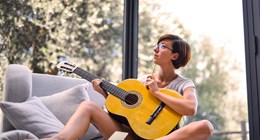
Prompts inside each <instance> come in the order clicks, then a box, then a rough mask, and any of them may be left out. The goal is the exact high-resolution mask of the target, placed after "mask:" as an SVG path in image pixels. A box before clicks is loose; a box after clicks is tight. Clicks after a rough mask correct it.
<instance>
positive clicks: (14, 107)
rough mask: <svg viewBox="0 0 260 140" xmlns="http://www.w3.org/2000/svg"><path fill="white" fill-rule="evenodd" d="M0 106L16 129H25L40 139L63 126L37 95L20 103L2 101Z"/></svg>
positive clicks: (56, 131) (52, 133)
mask: <svg viewBox="0 0 260 140" xmlns="http://www.w3.org/2000/svg"><path fill="white" fill-rule="evenodd" d="M0 107H1V109H2V111H3V113H4V115H5V116H6V118H7V119H8V120H9V121H10V123H11V124H12V125H13V126H14V127H15V128H16V129H20V130H27V131H29V132H31V133H32V134H34V135H35V136H37V137H38V138H40V139H41V138H46V137H51V136H52V135H54V134H56V133H58V132H59V131H60V130H61V129H62V128H63V127H64V125H63V124H62V123H61V122H60V121H59V120H58V119H57V118H56V117H55V116H54V115H53V114H52V113H51V112H50V111H49V109H48V108H47V107H46V106H45V105H44V104H43V103H42V102H41V100H40V99H39V98H38V97H31V98H28V99H27V100H26V101H25V102H22V103H14V102H6V101H2V102H0Z"/></svg>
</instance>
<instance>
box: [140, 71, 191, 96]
mask: <svg viewBox="0 0 260 140" xmlns="http://www.w3.org/2000/svg"><path fill="white" fill-rule="evenodd" d="M146 79H147V76H142V77H140V78H138V79H137V80H139V81H140V82H142V83H145V81H146ZM187 87H193V88H196V87H195V84H194V83H193V82H192V80H190V79H189V78H186V77H184V76H181V75H178V77H177V78H176V79H174V80H173V81H171V82H170V83H169V84H168V85H167V86H165V87H164V88H167V89H172V90H175V91H177V92H179V93H180V94H181V95H183V91H184V89H185V88H187Z"/></svg>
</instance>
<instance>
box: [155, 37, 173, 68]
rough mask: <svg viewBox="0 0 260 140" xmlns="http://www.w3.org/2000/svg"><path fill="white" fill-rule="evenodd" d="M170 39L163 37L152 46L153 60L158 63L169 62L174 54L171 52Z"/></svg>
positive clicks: (170, 62)
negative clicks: (163, 38)
mask: <svg viewBox="0 0 260 140" xmlns="http://www.w3.org/2000/svg"><path fill="white" fill-rule="evenodd" d="M172 43H173V41H172V40H169V39H165V40H162V41H161V42H160V43H159V44H157V45H156V47H154V49H153V50H154V55H153V61H154V63H155V64H158V65H165V64H171V65H172V60H173V56H174V54H173V53H172Z"/></svg>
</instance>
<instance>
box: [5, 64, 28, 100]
mask: <svg viewBox="0 0 260 140" xmlns="http://www.w3.org/2000/svg"><path fill="white" fill-rule="evenodd" d="M3 89H4V91H3V100H4V101H10V102H23V101H25V100H26V99H27V98H28V97H30V96H31V94H32V73H31V70H30V69H29V68H28V67H26V66H23V65H18V64H11V65H9V66H8V67H7V69H6V71H5V75H4V88H3Z"/></svg>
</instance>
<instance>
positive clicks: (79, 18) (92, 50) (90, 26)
mask: <svg viewBox="0 0 260 140" xmlns="http://www.w3.org/2000/svg"><path fill="white" fill-rule="evenodd" d="M0 6H1V7H9V8H2V9H1V10H0V11H1V12H0V13H3V14H2V15H1V17H3V18H2V19H0V22H1V23H2V24H1V26H3V28H1V34H0V45H1V56H2V58H6V60H7V63H8V64H11V63H19V64H23V65H27V66H29V67H30V68H31V69H32V71H33V72H35V73H48V74H54V75H56V74H57V73H58V71H57V69H56V65H57V63H58V62H59V61H62V60H67V61H70V62H71V63H73V64H75V65H76V66H79V67H81V68H82V69H85V70H86V71H88V72H91V73H93V74H96V75H97V76H100V77H102V78H105V79H106V80H108V81H112V82H117V81H121V79H122V68H121V67H122V34H123V0H116V1H101V0H88V1H82V0H76V1H71V0H68V1H40V0H34V1H30V2H28V3H25V2H22V1H19V0H18V1H15V2H14V3H9V2H1V4H0ZM2 29H4V30H2ZM2 48H4V49H2ZM2 58H1V59H2ZM70 76H76V75H70ZM112 77H113V78H112ZM1 79H2V74H1ZM1 89H2V86H1Z"/></svg>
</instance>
